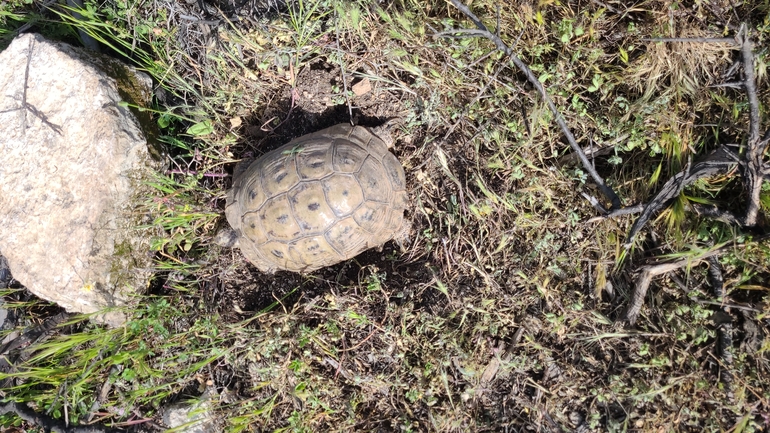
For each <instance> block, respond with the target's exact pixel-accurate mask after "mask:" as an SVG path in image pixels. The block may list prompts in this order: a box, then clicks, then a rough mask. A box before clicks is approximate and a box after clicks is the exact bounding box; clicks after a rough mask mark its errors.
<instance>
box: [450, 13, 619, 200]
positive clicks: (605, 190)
mask: <svg viewBox="0 0 770 433" xmlns="http://www.w3.org/2000/svg"><path fill="white" fill-rule="evenodd" d="M450 1H451V2H452V4H453V5H454V6H455V7H456V8H457V9H459V10H460V12H462V13H463V14H465V16H467V17H468V18H470V20H471V21H473V23H474V24H475V25H476V27H477V28H478V31H467V30H461V32H464V33H467V34H470V35H472V36H481V37H484V38H487V39H489V40H490V41H492V42H493V43H494V44H495V46H496V47H497V49H498V50H500V51H502V52H503V53H505V55H507V56H508V58H509V59H510V60H511V61H512V62H513V64H514V65H516V67H517V68H519V70H520V71H521V72H522V73H523V74H524V75H525V76H526V77H527V81H529V82H530V83H531V84H532V85H533V86H535V88H536V89H537V91H538V93H540V96H541V97H542V98H543V101H545V103H546V105H548V108H549V110H551V113H552V114H553V116H554V119H555V120H556V123H557V124H558V125H559V127H560V128H561V130H562V133H563V134H564V136H565V137H566V138H567V141H568V142H569V144H570V146H571V147H572V150H573V151H574V152H575V153H577V154H578V156H579V157H580V162H581V163H582V164H583V168H584V169H585V170H586V171H587V172H588V174H589V175H590V176H591V178H592V179H593V181H594V182H595V183H596V184H597V185H598V186H599V189H600V190H601V191H602V194H604V195H605V196H606V197H607V198H608V199H609V200H610V202H611V203H612V206H611V209H620V207H621V206H622V205H621V203H620V198H618V196H617V194H615V191H613V190H612V188H610V187H609V186H607V184H606V183H605V182H604V179H602V177H601V176H599V173H597V172H596V170H595V169H594V167H593V165H592V164H591V163H590V162H589V161H588V157H586V155H585V154H584V153H583V149H582V148H581V147H580V146H579V145H578V144H577V141H575V137H574V136H573V135H572V132H571V131H570V129H569V126H567V123H566V121H565V120H564V117H563V116H562V115H561V113H559V110H557V109H556V106H555V105H554V103H553V101H551V98H550V96H548V92H546V90H545V88H544V87H543V85H542V83H540V80H538V78H537V77H536V76H535V74H534V73H533V72H532V70H531V69H529V66H527V64H526V63H524V62H523V61H522V60H521V59H520V58H519V57H518V56H517V55H516V53H514V52H513V50H512V49H511V48H510V47H508V45H506V44H505V42H503V40H502V39H500V37H498V36H497V35H495V34H494V33H492V32H490V31H489V30H488V29H487V27H486V26H485V25H484V23H482V22H481V20H480V19H479V18H478V17H477V16H476V15H475V14H474V13H473V12H471V10H470V9H469V8H468V6H465V5H464V4H463V3H461V2H460V1H459V0H450Z"/></svg>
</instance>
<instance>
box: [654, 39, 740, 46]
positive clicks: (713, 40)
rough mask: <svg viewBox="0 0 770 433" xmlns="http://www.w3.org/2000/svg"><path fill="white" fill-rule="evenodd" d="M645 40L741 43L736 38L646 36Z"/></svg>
mask: <svg viewBox="0 0 770 433" xmlns="http://www.w3.org/2000/svg"><path fill="white" fill-rule="evenodd" d="M642 40H643V41H645V42H698V43H704V44H732V45H740V44H741V43H740V42H739V41H738V40H737V39H736V38H644V39H642Z"/></svg>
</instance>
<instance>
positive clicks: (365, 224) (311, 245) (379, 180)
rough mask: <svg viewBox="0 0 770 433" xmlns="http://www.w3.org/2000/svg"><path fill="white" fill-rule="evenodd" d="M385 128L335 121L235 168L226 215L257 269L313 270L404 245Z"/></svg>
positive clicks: (401, 202) (402, 192)
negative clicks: (393, 243)
mask: <svg viewBox="0 0 770 433" xmlns="http://www.w3.org/2000/svg"><path fill="white" fill-rule="evenodd" d="M392 143H393V141H392V139H391V138H390V135H389V134H388V133H387V126H386V127H380V128H373V129H369V128H366V127H362V126H350V125H347V124H340V125H336V126H332V127H330V128H327V129H324V130H321V131H318V132H314V133H312V134H308V135H304V136H302V137H299V138H296V139H294V140H292V141H290V142H289V143H287V144H285V145H283V146H282V147H279V148H278V149H275V150H273V151H271V152H268V153H266V154H264V155H263V156H262V157H260V158H259V159H257V160H255V161H254V162H252V163H251V164H250V165H248V167H247V168H245V169H242V168H241V167H242V166H243V164H242V165H241V167H236V170H235V171H236V173H234V175H233V176H234V180H233V186H232V188H231V189H230V190H229V191H228V192H227V203H226V208H225V216H226V218H227V221H228V223H230V226H232V228H233V232H232V236H233V237H234V238H235V239H234V240H235V242H234V243H236V244H237V246H238V247H240V249H241V251H242V252H243V255H244V256H246V258H247V259H248V260H249V261H250V262H251V263H252V264H254V265H255V266H256V267H257V268H259V270H260V271H262V272H268V273H273V272H275V271H277V270H288V271H293V272H301V273H305V272H312V271H315V270H317V269H320V268H322V267H325V266H330V265H334V264H336V263H339V262H342V261H345V260H348V259H350V258H352V257H354V256H356V255H358V254H360V253H361V252H363V251H365V250H367V249H369V248H373V247H381V246H382V245H383V244H385V243H386V242H388V241H390V240H392V239H396V240H397V241H401V240H404V239H405V238H406V236H407V234H408V224H407V223H406V221H405V220H404V210H405V209H406V207H407V193H406V178H405V176H404V169H403V167H402V166H401V163H400V162H399V161H398V159H397V158H396V157H395V156H394V155H393V154H392V153H390V152H389V151H388V148H389V147H390V145H392Z"/></svg>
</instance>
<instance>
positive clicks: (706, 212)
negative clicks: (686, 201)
mask: <svg viewBox="0 0 770 433" xmlns="http://www.w3.org/2000/svg"><path fill="white" fill-rule="evenodd" d="M689 210H691V211H693V212H695V213H696V214H698V215H702V216H705V217H709V218H711V219H715V220H717V221H722V222H724V223H726V224H731V225H735V226H739V225H741V222H740V220H739V219H738V217H736V216H735V215H733V213H732V212H730V211H726V210H722V209H719V208H718V207H716V206H708V205H705V204H700V203H693V204H691V205H690V206H689Z"/></svg>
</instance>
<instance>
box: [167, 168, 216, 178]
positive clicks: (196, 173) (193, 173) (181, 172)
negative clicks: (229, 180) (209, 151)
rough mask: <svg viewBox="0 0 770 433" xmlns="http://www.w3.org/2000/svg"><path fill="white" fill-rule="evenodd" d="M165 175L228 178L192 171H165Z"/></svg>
mask: <svg viewBox="0 0 770 433" xmlns="http://www.w3.org/2000/svg"><path fill="white" fill-rule="evenodd" d="M166 174H183V175H185V176H198V175H200V176H203V177H230V175H229V174H227V173H201V172H199V171H194V170H166Z"/></svg>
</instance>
